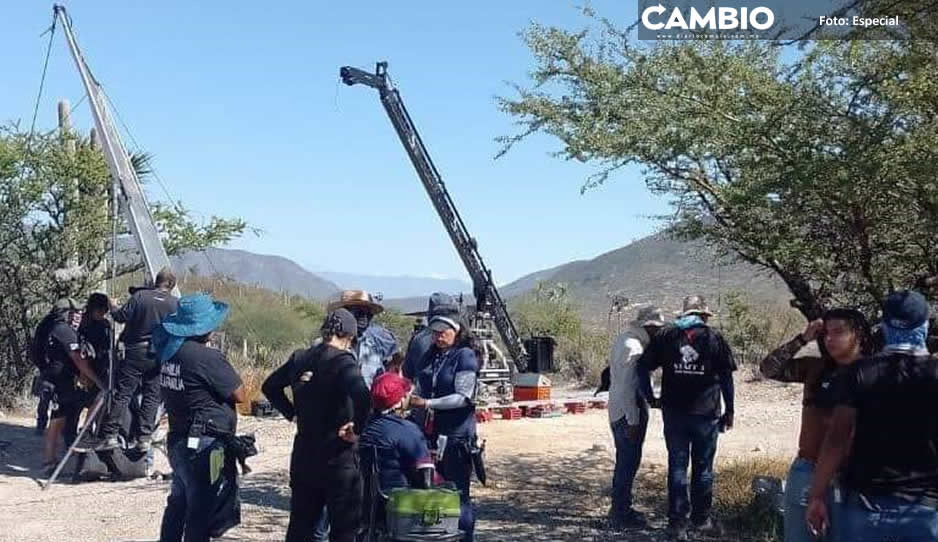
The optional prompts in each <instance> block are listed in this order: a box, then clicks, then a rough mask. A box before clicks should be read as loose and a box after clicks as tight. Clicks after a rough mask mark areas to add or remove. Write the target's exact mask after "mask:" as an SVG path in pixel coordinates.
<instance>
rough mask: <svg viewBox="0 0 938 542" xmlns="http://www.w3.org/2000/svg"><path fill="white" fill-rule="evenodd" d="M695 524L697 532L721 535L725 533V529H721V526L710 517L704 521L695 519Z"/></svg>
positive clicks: (707, 534) (706, 534)
mask: <svg viewBox="0 0 938 542" xmlns="http://www.w3.org/2000/svg"><path fill="white" fill-rule="evenodd" d="M693 526H694V531H695V532H698V533H700V534H702V535H704V536H716V537H719V536H722V535H723V529H721V528H720V526H719V525H717V524H716V523H714V522H713V520H712V519H710V518H707V519H705V520H703V521H695V522H693Z"/></svg>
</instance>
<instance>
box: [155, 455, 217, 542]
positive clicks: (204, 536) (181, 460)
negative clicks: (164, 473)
mask: <svg viewBox="0 0 938 542" xmlns="http://www.w3.org/2000/svg"><path fill="white" fill-rule="evenodd" d="M220 445H221V443H220V442H218V443H217V444H216V439H214V438H210V437H202V438H201V439H200V441H199V448H198V452H199V454H202V453H206V452H207V450H208V449H209V448H214V447H215V446H220ZM168 452H169V453H168V455H169V464H170V466H171V467H172V469H173V481H172V484H171V485H170V489H169V497H167V498H166V510H165V511H164V512H163V524H162V526H161V528H160V542H182V540H183V537H185V542H209V540H210V538H209V528H210V525H209V522H210V521H211V516H212V512H213V509H214V504H215V499H214V498H213V497H214V495H212V492H211V490H212V486H211V483H210V482H209V477H208V475H207V473H200V472H197V470H196V463H195V462H194V461H193V453H192V451H191V450H189V448H187V447H186V440H185V439H183V440H180V441H178V442H175V443H173V444H172V445H171V446H169V450H168Z"/></svg>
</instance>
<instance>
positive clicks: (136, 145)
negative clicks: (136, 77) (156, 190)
mask: <svg viewBox="0 0 938 542" xmlns="http://www.w3.org/2000/svg"><path fill="white" fill-rule="evenodd" d="M95 82H96V84H97V85H98V89H99V90H100V91H101V94H102V95H103V96H104V99H105V100H107V103H108V104H109V105H110V107H111V110H112V111H113V112H114V116H115V117H117V122H118V123H120V125H121V127H122V128H123V129H124V132H125V133H126V134H127V137H128V138H129V139H130V142H131V144H132V145H133V146H134V149H135V150H136V151H137V152H142V151H143V147H141V146H140V144H139V143H138V142H137V138H136V137H134V134H133V132H132V131H131V129H130V126H128V124H127V123H126V122H124V118H123V116H122V115H121V114H120V110H119V109H118V108H117V105H116V104H115V103H114V100H112V99H111V96H110V95H109V94H108V93H107V91H106V90H105V89H104V87H103V86H101V84H100V83H98V82H97V81H95ZM150 174H151V175H153V178H154V179H156V181H157V183H158V184H159V185H160V188H162V189H163V193H164V194H165V195H166V198H167V199H168V200H169V202H170V204H171V205H173V206H174V207H176V201H177V200H176V199H175V198H174V197H173V195H172V194H171V193H170V191H169V188H168V187H167V186H166V183H164V182H163V178H162V177H161V176H160V174H159V172H158V171H157V170H156V167H155V166H153V165H152V164H151V166H150ZM200 252H201V253H202V254H203V255H204V256H205V260H206V261H207V262H208V264H209V267H211V268H212V273H214V274H216V275H221V273H219V271H218V267H217V266H216V265H215V262H214V261H212V258H211V256H209V255H208V251H206V250H201V251H200ZM231 304H232V305H233V306H234V307H235V308H236V309H238V311H240V312H241V313H242V314H245V315H247V311H245V310H244V308H243V307H242V306H241V304H240V303H239V302H238V301H236V300H235V299H234V298H232V299H231ZM245 327H247V329H248V331H249V332H250V333H251V334H253V335H254V336H255V337H260V334H259V333H258V332H257V330H256V329H254V328H253V327H252V326H251V324H250V322H248V321H245Z"/></svg>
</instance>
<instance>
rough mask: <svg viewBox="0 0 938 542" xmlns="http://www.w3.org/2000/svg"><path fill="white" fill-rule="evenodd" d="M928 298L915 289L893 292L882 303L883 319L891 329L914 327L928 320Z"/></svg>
mask: <svg viewBox="0 0 938 542" xmlns="http://www.w3.org/2000/svg"><path fill="white" fill-rule="evenodd" d="M928 313H929V307H928V300H926V299H925V296H923V295H922V294H920V293H918V292H916V291H915V290H902V291H899V292H893V293H891V294H889V297H887V298H886V303H885V304H884V305H883V321H884V322H885V323H886V325H887V326H889V327H891V328H893V329H915V328H917V327H918V326H920V325H922V324H924V323H925V322H926V321H927V320H928Z"/></svg>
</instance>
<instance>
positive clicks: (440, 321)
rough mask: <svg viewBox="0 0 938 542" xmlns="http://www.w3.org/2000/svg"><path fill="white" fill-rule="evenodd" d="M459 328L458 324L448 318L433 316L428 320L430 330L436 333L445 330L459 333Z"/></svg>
mask: <svg viewBox="0 0 938 542" xmlns="http://www.w3.org/2000/svg"><path fill="white" fill-rule="evenodd" d="M459 327H460V326H459V323H458V322H457V321H456V320H454V319H453V318H450V317H448V316H434V317H433V318H431V319H430V329H431V330H432V331H436V332H438V333H442V332H444V331H446V330H447V329H452V330H453V331H455V332H457V333H459Z"/></svg>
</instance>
